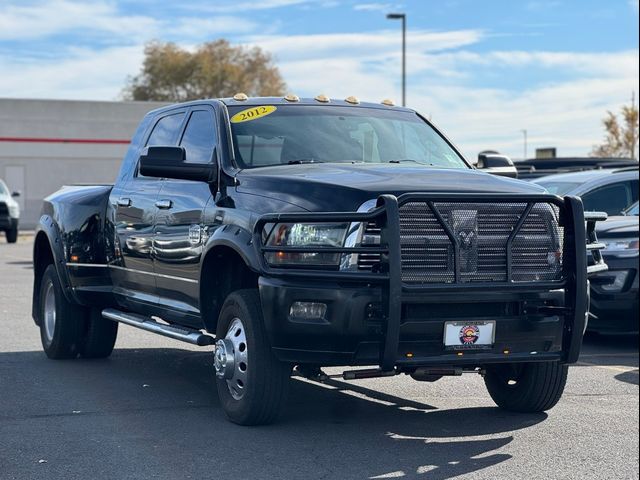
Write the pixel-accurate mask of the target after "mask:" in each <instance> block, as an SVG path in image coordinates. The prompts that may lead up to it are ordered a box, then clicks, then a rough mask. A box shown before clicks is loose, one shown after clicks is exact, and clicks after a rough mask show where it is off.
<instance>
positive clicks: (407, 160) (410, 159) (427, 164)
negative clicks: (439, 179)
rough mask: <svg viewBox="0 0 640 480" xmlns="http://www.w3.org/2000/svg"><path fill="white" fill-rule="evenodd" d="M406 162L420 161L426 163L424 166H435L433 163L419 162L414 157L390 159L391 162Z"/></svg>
mask: <svg viewBox="0 0 640 480" xmlns="http://www.w3.org/2000/svg"><path fill="white" fill-rule="evenodd" d="M404 162H413V163H419V164H420V165H424V166H433V163H423V162H419V161H418V160H414V159H412V158H402V159H400V160H389V163H404Z"/></svg>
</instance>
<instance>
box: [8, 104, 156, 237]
mask: <svg viewBox="0 0 640 480" xmlns="http://www.w3.org/2000/svg"><path fill="white" fill-rule="evenodd" d="M162 105H165V104H164V103H157V102H92V101H76V100H26V99H24V100H23V99H1V98H0V178H3V179H4V180H5V182H6V183H7V185H8V186H9V188H10V189H11V190H12V191H20V192H21V196H20V197H18V199H17V200H18V201H19V203H20V207H21V209H22V215H21V220H20V225H21V228H22V229H25V228H26V229H29V228H33V227H34V226H35V225H36V223H37V221H38V217H39V213H40V208H41V205H42V199H43V198H44V197H46V196H47V195H49V194H50V193H53V192H55V191H56V190H57V189H59V188H60V187H61V186H62V185H72V184H79V183H112V182H113V181H114V179H115V177H116V174H117V172H118V169H119V168H120V162H121V160H122V158H123V156H124V153H125V151H126V149H127V146H128V144H129V140H130V138H131V136H132V135H133V133H134V132H135V129H136V127H137V125H138V123H139V122H140V120H141V119H142V117H143V116H144V115H145V113H147V112H148V111H149V110H153V109H155V108H158V107H160V106H162Z"/></svg>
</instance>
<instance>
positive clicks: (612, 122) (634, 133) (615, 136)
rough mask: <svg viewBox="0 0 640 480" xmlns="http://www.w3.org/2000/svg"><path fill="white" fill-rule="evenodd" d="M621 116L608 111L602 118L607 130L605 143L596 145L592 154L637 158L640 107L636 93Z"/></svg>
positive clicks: (596, 155) (595, 155) (622, 110)
mask: <svg viewBox="0 0 640 480" xmlns="http://www.w3.org/2000/svg"><path fill="white" fill-rule="evenodd" d="M620 116H621V119H620V120H619V119H618V117H617V116H616V115H615V114H613V113H611V112H607V116H606V117H605V118H604V119H603V120H602V123H603V124H604V128H605V131H606V136H605V139H604V143H603V144H602V145H596V146H594V147H593V150H592V151H591V156H593V157H628V158H633V159H635V158H637V153H636V151H637V148H638V107H636V104H635V95H634V96H633V97H632V98H631V105H624V106H623V107H622V109H621V112H620Z"/></svg>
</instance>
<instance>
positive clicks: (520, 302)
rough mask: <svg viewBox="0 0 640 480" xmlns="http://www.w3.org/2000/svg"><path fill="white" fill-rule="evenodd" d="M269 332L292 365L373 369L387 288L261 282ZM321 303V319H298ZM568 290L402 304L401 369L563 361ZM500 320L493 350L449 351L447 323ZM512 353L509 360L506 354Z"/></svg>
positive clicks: (436, 297) (416, 300)
mask: <svg viewBox="0 0 640 480" xmlns="http://www.w3.org/2000/svg"><path fill="white" fill-rule="evenodd" d="M259 284H260V295H261V298H262V305H263V312H264V319H265V326H266V328H267V332H268V334H269V339H270V341H271V345H272V347H273V350H274V352H275V354H276V356H277V357H278V358H279V359H280V360H282V361H286V362H291V363H313V364H318V365H323V366H329V365H336V366H337V365H340V366H343V365H353V366H357V365H372V364H377V363H379V361H380V357H381V355H382V351H383V347H384V323H385V321H384V318H382V317H383V312H382V297H383V295H382V288H381V287H374V288H372V287H368V286H366V285H360V286H355V285H341V284H339V283H334V282H308V281H285V280H282V279H275V278H266V277H262V278H260V282H259ZM299 301H301V302H308V301H314V302H322V303H324V304H326V305H327V311H326V314H325V316H324V318H323V319H305V318H295V317H292V316H291V315H290V306H291V305H292V304H293V303H294V302H299ZM564 301H565V292H564V290H553V291H538V292H526V293H488V292H478V293H476V294H471V295H469V294H468V295H465V296H464V299H462V300H461V298H460V296H459V295H455V294H454V295H447V294H443V293H439V294H437V295H425V296H414V297H413V299H410V300H408V301H406V302H403V307H402V315H401V320H400V329H399V341H398V346H397V354H396V361H395V365H396V366H399V367H412V366H426V365H441V364H456V365H470V366H480V365H482V364H486V363H498V362H504V361H509V362H517V361H532V360H534V359H535V360H537V361H541V360H561V359H562V340H563V332H564V328H565V321H566V320H565V316H564V315H562V314H551V313H552V312H554V311H557V312H563V311H564V310H563V307H564ZM454 320H455V321H465V322H478V321H486V320H495V321H496V322H497V323H496V336H495V343H494V344H493V346H492V347H490V348H487V349H482V350H480V349H478V350H464V351H451V350H448V349H446V348H445V346H444V343H443V332H444V324H445V322H447V321H454ZM505 352H506V353H505Z"/></svg>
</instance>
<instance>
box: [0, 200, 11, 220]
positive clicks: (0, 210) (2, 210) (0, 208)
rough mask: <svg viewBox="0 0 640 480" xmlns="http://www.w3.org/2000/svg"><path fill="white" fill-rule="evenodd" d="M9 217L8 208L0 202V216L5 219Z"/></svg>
mask: <svg viewBox="0 0 640 480" xmlns="http://www.w3.org/2000/svg"><path fill="white" fill-rule="evenodd" d="M8 215H9V207H7V204H6V203H5V202H0V216H3V217H6V216H8Z"/></svg>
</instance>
